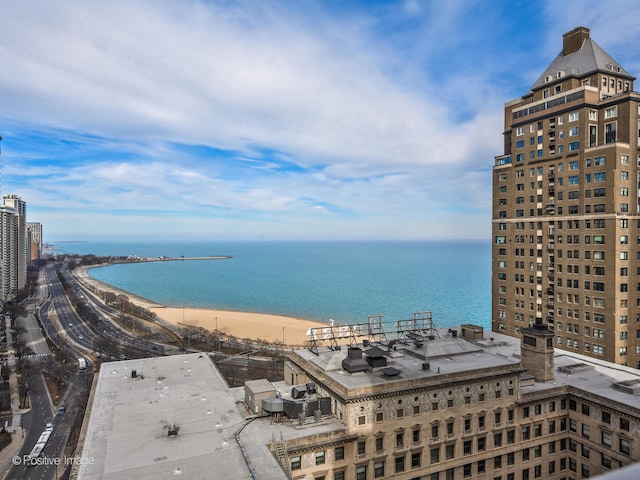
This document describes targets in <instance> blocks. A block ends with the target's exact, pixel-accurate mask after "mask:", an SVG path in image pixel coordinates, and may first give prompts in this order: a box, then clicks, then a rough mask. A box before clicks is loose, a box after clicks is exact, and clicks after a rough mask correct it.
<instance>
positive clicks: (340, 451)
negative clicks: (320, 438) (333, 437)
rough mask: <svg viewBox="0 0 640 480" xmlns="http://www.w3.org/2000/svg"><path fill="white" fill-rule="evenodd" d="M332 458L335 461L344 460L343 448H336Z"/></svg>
mask: <svg viewBox="0 0 640 480" xmlns="http://www.w3.org/2000/svg"><path fill="white" fill-rule="evenodd" d="M334 457H335V459H336V460H344V447H336V449H335V451H334Z"/></svg>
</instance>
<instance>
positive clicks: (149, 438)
mask: <svg viewBox="0 0 640 480" xmlns="http://www.w3.org/2000/svg"><path fill="white" fill-rule="evenodd" d="M359 346H360V347H361V348H362V350H363V351H364V352H366V351H367V350H369V349H371V348H372V347H376V346H377V347H378V348H379V349H380V350H382V351H383V354H384V355H385V356H386V357H387V360H388V361H387V366H386V367H392V368H393V369H394V372H391V373H392V374H391V375H388V374H385V373H384V372H383V370H384V368H381V367H376V368H369V369H367V370H366V371H363V372H357V373H348V372H347V371H345V370H344V369H343V368H342V360H343V359H345V358H346V357H347V347H346V346H343V347H342V348H341V350H332V349H329V348H327V347H319V349H318V355H316V354H315V353H313V352H311V351H309V350H306V349H303V350H298V351H296V352H295V354H294V357H295V356H299V357H300V358H301V359H303V360H304V361H305V362H309V363H310V364H311V365H312V366H313V368H319V369H322V370H323V371H324V372H325V374H326V375H327V376H328V377H329V378H330V379H332V380H333V381H335V382H337V383H338V384H339V385H341V386H342V387H343V388H345V389H348V390H352V389H353V390H355V391H357V390H358V389H360V388H365V389H366V388H367V387H373V388H374V389H375V387H376V386H378V385H387V386H390V388H391V389H393V390H395V389H396V387H397V389H398V391H401V389H402V388H404V385H406V384H409V385H411V386H412V387H415V385H419V384H422V385H428V384H430V383H434V384H437V383H444V382H446V381H449V380H451V379H452V378H451V376H453V377H454V378H455V380H456V381H457V380H459V379H462V378H465V377H469V378H470V379H472V378H474V372H479V371H481V370H485V369H494V368H495V369H497V370H501V369H502V370H503V371H504V369H509V370H511V369H513V370H514V371H516V372H520V371H521V365H520V341H519V340H518V339H516V338H513V337H509V336H505V335H501V334H499V333H496V332H484V338H476V339H465V338H462V337H461V336H459V335H458V336H455V335H454V334H453V333H452V331H451V330H447V329H441V330H438V331H437V334H436V335H434V336H433V339H428V340H423V341H416V342H414V341H409V342H406V343H397V342H396V343H395V344H394V345H392V347H391V348H389V347H388V346H385V345H375V344H368V345H363V344H360V345H359ZM394 346H395V348H393V347H394ZM370 353H371V354H372V355H374V354H376V353H377V354H380V352H376V351H375V350H373V351H371V352H370ZM365 356H366V355H363V358H364V357H365ZM424 364H428V365H427V366H425V365H424ZM425 367H426V368H425ZM134 371H135V374H134ZM388 373H389V372H388ZM526 377H527V374H526V373H524V374H523V376H522V378H523V382H522V389H521V393H522V395H527V394H528V393H542V394H544V392H545V391H549V393H551V392H552V390H553V389H557V388H559V387H563V386H570V387H575V388H576V389H579V391H578V392H577V394H578V395H585V396H590V395H597V396H598V397H600V399H599V401H604V402H619V403H622V404H625V405H627V406H629V407H631V408H633V409H636V410H637V411H638V414H640V372H639V371H638V370H635V369H633V368H628V367H624V366H621V365H615V364H612V363H608V362H604V361H599V360H597V359H593V358H590V357H585V356H583V355H580V354H576V353H573V352H570V351H566V350H560V349H556V350H555V378H554V379H553V380H552V381H550V382H532V381H526V382H525V381H524V379H525V378H526ZM273 387H274V388H275V389H276V391H278V392H279V394H281V395H282V397H283V398H287V397H288V396H289V395H288V391H290V390H291V386H290V385H286V384H285V383H284V382H278V383H276V384H273ZM244 397H245V391H244V387H240V388H233V389H230V388H229V387H228V386H227V384H226V382H225V381H224V379H223V378H222V376H221V375H220V373H219V372H218V370H217V369H216V367H215V365H214V364H213V362H212V361H211V359H210V358H209V357H208V355H206V354H204V353H202V354H198V353H195V354H187V355H177V356H169V357H157V358H147V359H134V360H126V361H120V362H110V363H105V364H103V365H102V368H101V370H100V373H99V375H98V378H97V381H96V383H95V386H94V390H93V397H92V400H91V404H90V410H89V411H88V415H89V416H88V419H87V420H86V425H85V439H84V443H83V445H82V458H83V462H81V463H82V467H81V468H80V469H79V471H78V476H77V478H79V479H82V480H88V479H105V480H112V479H113V480H115V479H121V478H136V480H145V479H150V480H151V479H163V478H166V479H174V480H175V478H176V477H182V478H212V477H211V475H212V472H215V477H216V478H248V477H250V476H251V474H252V472H255V473H256V474H257V476H258V477H259V478H260V479H261V480H285V479H286V474H285V473H284V471H283V470H282V468H281V466H280V465H279V464H278V462H277V460H276V458H275V457H274V455H273V454H272V453H271V452H270V451H269V449H268V448H267V446H268V444H270V443H271V442H272V441H273V440H274V439H275V440H279V439H281V438H282V439H284V440H287V439H295V438H299V437H311V438H322V437H326V436H329V437H330V436H333V435H336V434H337V435H339V434H340V433H341V432H345V431H346V427H345V425H343V424H341V423H340V422H339V421H338V420H337V419H335V418H334V417H333V416H324V417H322V418H321V419H314V418H313V417H310V418H307V419H306V420H305V421H304V422H300V421H299V420H298V419H288V418H286V417H285V418H283V421H282V422H281V423H276V422H275V421H274V417H272V416H270V415H269V416H264V417H256V416H253V415H252V414H251V412H249V411H247V408H246V406H245V405H244ZM603 399H604V400H603ZM172 429H173V430H175V431H176V432H177V434H176V435H175V436H170V435H169V431H170V430H172Z"/></svg>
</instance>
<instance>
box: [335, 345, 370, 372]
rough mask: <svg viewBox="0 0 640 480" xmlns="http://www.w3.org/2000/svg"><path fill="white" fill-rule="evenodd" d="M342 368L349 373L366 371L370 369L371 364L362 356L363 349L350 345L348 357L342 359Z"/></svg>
mask: <svg viewBox="0 0 640 480" xmlns="http://www.w3.org/2000/svg"><path fill="white" fill-rule="evenodd" d="M342 368H344V369H345V370H346V371H347V372H349V373H356V372H364V371H365V370H368V369H369V364H367V362H366V361H365V360H364V359H363V358H362V350H361V349H360V348H358V347H349V350H348V351H347V358H345V359H344V360H342Z"/></svg>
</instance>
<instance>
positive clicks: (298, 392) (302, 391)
mask: <svg viewBox="0 0 640 480" xmlns="http://www.w3.org/2000/svg"><path fill="white" fill-rule="evenodd" d="M306 394H307V387H306V386H297V387H293V388H292V389H291V398H294V399H297V398H302V397H304V396H305V395H306Z"/></svg>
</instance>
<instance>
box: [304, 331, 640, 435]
mask: <svg viewBox="0 0 640 480" xmlns="http://www.w3.org/2000/svg"><path fill="white" fill-rule="evenodd" d="M435 333H436V335H433V339H424V338H422V339H420V340H419V341H413V340H411V341H407V342H405V343H400V342H389V343H390V344H393V346H392V347H391V348H388V347H386V346H383V345H377V344H370V343H367V344H366V345H363V344H360V345H359V346H360V347H361V349H362V350H364V352H363V353H364V354H365V355H364V356H366V351H367V349H371V348H372V347H378V348H379V349H380V350H383V351H384V352H386V357H387V364H386V365H385V366H382V367H378V368H369V369H367V370H366V371H362V372H357V373H349V372H347V371H346V370H345V369H344V368H343V366H342V364H341V362H342V360H343V359H345V358H346V357H347V356H348V348H347V347H346V346H343V347H341V349H340V350H336V349H330V348H328V347H320V348H318V354H315V353H313V352H312V351H310V350H298V351H296V352H295V355H296V356H298V357H299V358H302V359H304V360H305V361H306V362H309V363H310V364H312V365H314V366H316V367H318V368H319V369H321V370H322V371H323V372H324V373H325V375H327V377H329V378H331V379H332V380H333V381H334V382H336V383H337V384H338V385H341V386H342V387H343V388H344V389H345V391H352V392H355V391H357V389H360V388H366V387H371V386H376V385H387V386H388V387H389V388H390V389H393V388H394V386H395V385H398V386H401V385H402V384H403V383H404V384H406V383H407V381H408V382H410V383H411V384H412V386H424V385H428V384H430V383H434V384H437V383H440V382H442V381H446V380H447V379H450V378H451V377H452V376H455V377H457V379H460V378H464V377H467V376H468V377H470V378H474V377H476V376H477V375H478V372H482V371H486V372H487V373H491V372H493V371H496V370H504V369H520V370H521V371H522V372H523V380H525V379H529V377H530V376H529V375H527V374H526V371H525V370H524V369H523V368H522V367H521V364H520V340H519V339H517V338H514V337H510V336H507V335H502V334H500V333H497V332H483V334H482V335H481V336H480V338H464V337H463V336H461V335H458V332H457V331H456V330H452V329H435ZM294 361H295V357H294ZM424 364H426V365H424ZM385 367H393V368H395V369H396V370H398V371H399V373H398V374H397V375H394V376H388V375H385V374H384V372H383V370H384V368H385ZM554 369H555V372H554V379H553V380H552V381H550V382H534V381H533V380H532V379H531V381H527V382H523V383H522V391H521V392H522V394H527V393H528V392H536V391H537V392H544V391H545V390H548V391H551V390H553V389H556V388H558V387H562V386H571V387H574V388H576V389H579V390H582V394H584V395H593V394H595V395H598V396H600V397H602V398H605V399H609V400H611V401H615V402H619V403H622V404H626V405H628V406H630V407H633V408H636V409H638V410H639V412H640V371H638V370H636V369H634V368H630V367H625V366H622V365H616V364H613V363H610V362H606V361H604V360H602V361H601V360H597V359H594V358H591V357H587V356H584V355H580V354H578V353H574V352H571V351H567V350H561V349H557V348H556V349H554ZM356 394H357V393H356ZM639 433H640V432H639Z"/></svg>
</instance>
